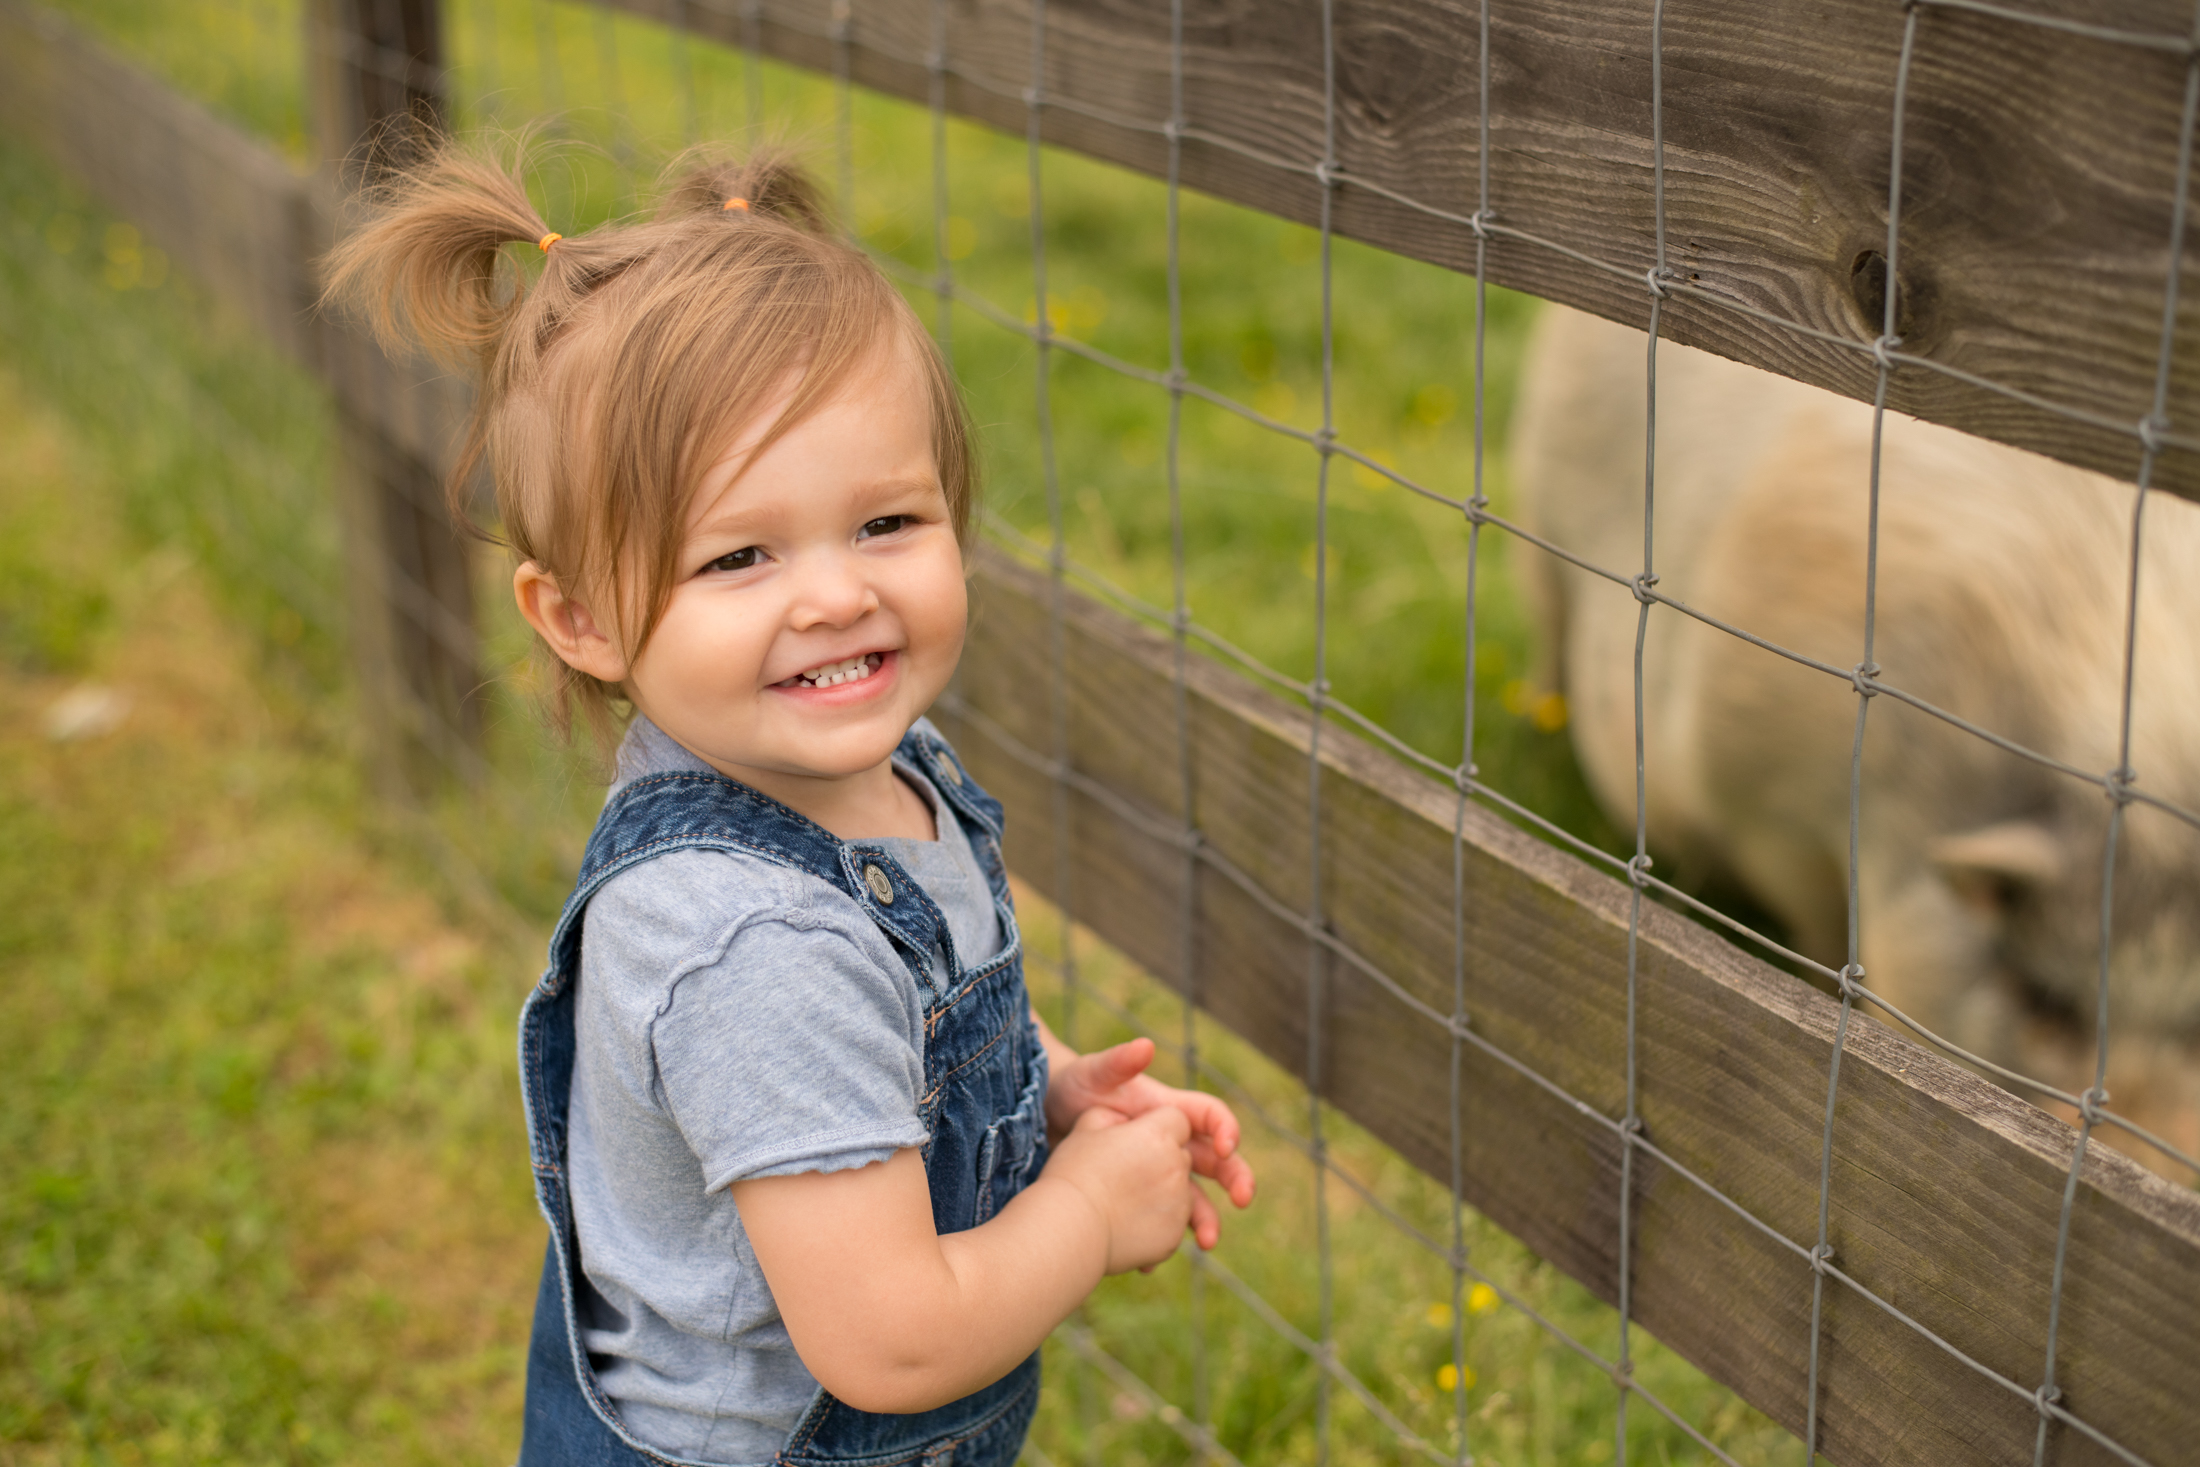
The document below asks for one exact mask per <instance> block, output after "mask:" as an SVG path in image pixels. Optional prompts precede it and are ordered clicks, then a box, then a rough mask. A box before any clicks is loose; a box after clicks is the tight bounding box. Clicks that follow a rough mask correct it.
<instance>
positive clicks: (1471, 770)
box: [1451, 760, 1482, 795]
mask: <svg viewBox="0 0 2200 1467" xmlns="http://www.w3.org/2000/svg"><path fill="white" fill-rule="evenodd" d="M1481 772H1482V769H1481V766H1480V765H1478V764H1475V763H1474V762H1473V761H1472V760H1469V761H1468V762H1467V763H1465V764H1462V765H1460V766H1459V767H1458V768H1457V769H1454V770H1453V771H1452V772H1451V782H1452V786H1453V787H1454V788H1456V789H1457V790H1458V791H1459V793H1461V794H1462V795H1464V794H1469V793H1471V792H1472V790H1473V787H1474V780H1475V776H1476V775H1478V774H1480V773H1481Z"/></svg>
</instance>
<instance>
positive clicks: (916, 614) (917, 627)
mask: <svg viewBox="0 0 2200 1467" xmlns="http://www.w3.org/2000/svg"><path fill="white" fill-rule="evenodd" d="M911 569H912V571H913V572H914V574H912V576H911V577H910V583H909V585H908V588H907V591H906V594H905V598H904V604H905V605H906V606H907V608H908V610H907V611H906V612H905V616H906V618H907V620H908V625H909V630H910V633H911V636H912V638H913V639H915V640H918V641H920V642H922V643H923V644H924V647H925V650H926V651H928V652H932V653H937V654H940V655H944V656H948V657H953V656H955V655H957V654H958V653H959V652H960V651H961V650H962V642H963V629H964V626H965V624H966V623H967V622H968V620H969V612H970V605H969V595H970V587H969V582H967V581H965V580H964V579H963V568H962V555H961V552H960V551H959V550H958V549H957V548H956V547H955V543H954V541H953V540H952V539H949V540H948V542H947V546H946V548H945V549H944V550H941V551H939V552H937V553H936V554H934V555H931V556H928V557H926V559H925V560H924V561H923V562H922V564H921V566H912V567H911Z"/></svg>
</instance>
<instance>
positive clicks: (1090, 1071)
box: [1084, 1038, 1154, 1095]
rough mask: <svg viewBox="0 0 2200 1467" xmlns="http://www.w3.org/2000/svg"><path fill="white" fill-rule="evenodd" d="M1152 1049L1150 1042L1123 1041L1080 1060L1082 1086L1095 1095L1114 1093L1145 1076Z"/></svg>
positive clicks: (1149, 1040)
mask: <svg viewBox="0 0 2200 1467" xmlns="http://www.w3.org/2000/svg"><path fill="white" fill-rule="evenodd" d="M1153 1056H1154V1047H1153V1041H1152V1040H1151V1039H1145V1038H1139V1039H1131V1040H1126V1041H1125V1042H1123V1043H1121V1044H1118V1045H1116V1046H1114V1047H1113V1048H1111V1049H1103V1050H1100V1051H1099V1052H1098V1053H1095V1054H1088V1055H1086V1056H1085V1058H1084V1063H1085V1065H1086V1067H1087V1068H1086V1070H1085V1083H1086V1084H1087V1085H1088V1086H1089V1087H1091V1089H1092V1092H1093V1093H1094V1094H1096V1095H1098V1094H1105V1093H1106V1092H1107V1091H1110V1090H1115V1089H1118V1088H1120V1087H1122V1086H1124V1085H1127V1084H1129V1083H1130V1082H1131V1081H1133V1080H1135V1079H1137V1078H1138V1077H1139V1076H1140V1075H1141V1074H1143V1073H1145V1069H1146V1066H1148V1065H1150V1064H1152V1063H1153Z"/></svg>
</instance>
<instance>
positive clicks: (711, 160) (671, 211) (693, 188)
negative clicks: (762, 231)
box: [657, 147, 835, 239]
mask: <svg viewBox="0 0 2200 1467" xmlns="http://www.w3.org/2000/svg"><path fill="white" fill-rule="evenodd" d="M663 190H664V191H663V194H662V196H661V198H660V199H659V202H658V205H657V217H658V218H659V219H676V218H679V217H681V216H683V215H688V214H725V213H745V214H747V215H749V216H750V217H752V218H765V219H776V220H779V221H780V222H781V223H784V224H791V225H793V226H794V227H795V228H797V229H799V230H801V231H803V232H804V233H805V234H814V235H818V236H820V237H822V238H826V239H830V238H832V237H833V236H834V233H835V231H834V228H833V215H832V210H831V208H830V207H829V206H828V205H827V204H826V202H825V195H824V193H823V191H822V190H820V189H819V188H818V186H817V180H816V179H814V178H812V177H811V176H810V173H809V171H808V170H807V169H805V168H803V167H802V165H801V164H800V162H798V161H797V159H796V157H795V154H794V153H793V152H792V151H791V150H790V149H787V148H780V147H765V148H759V149H757V150H756V151H755V152H753V153H750V154H748V155H746V156H744V157H732V156H729V155H727V154H724V153H722V152H718V151H715V150H712V149H709V148H707V147H706V148H693V149H690V150H689V151H687V152H686V153H683V154H681V155H680V156H679V157H678V158H676V159H674V160H673V162H672V164H671V166H670V167H669V168H667V169H666V170H665V175H664V184H663Z"/></svg>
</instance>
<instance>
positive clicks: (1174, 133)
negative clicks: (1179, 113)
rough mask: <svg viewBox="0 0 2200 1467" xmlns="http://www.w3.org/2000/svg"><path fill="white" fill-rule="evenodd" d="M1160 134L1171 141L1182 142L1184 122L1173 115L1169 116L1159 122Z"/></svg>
mask: <svg viewBox="0 0 2200 1467" xmlns="http://www.w3.org/2000/svg"><path fill="white" fill-rule="evenodd" d="M1161 136H1162V137H1164V138H1166V139H1168V140H1169V141H1170V142H1172V143H1178V142H1182V141H1183V140H1184V124H1183V123H1181V122H1179V121H1177V119H1175V118H1174V117H1172V118H1170V119H1169V120H1168V121H1167V122H1164V123H1162V124H1161Z"/></svg>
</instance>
